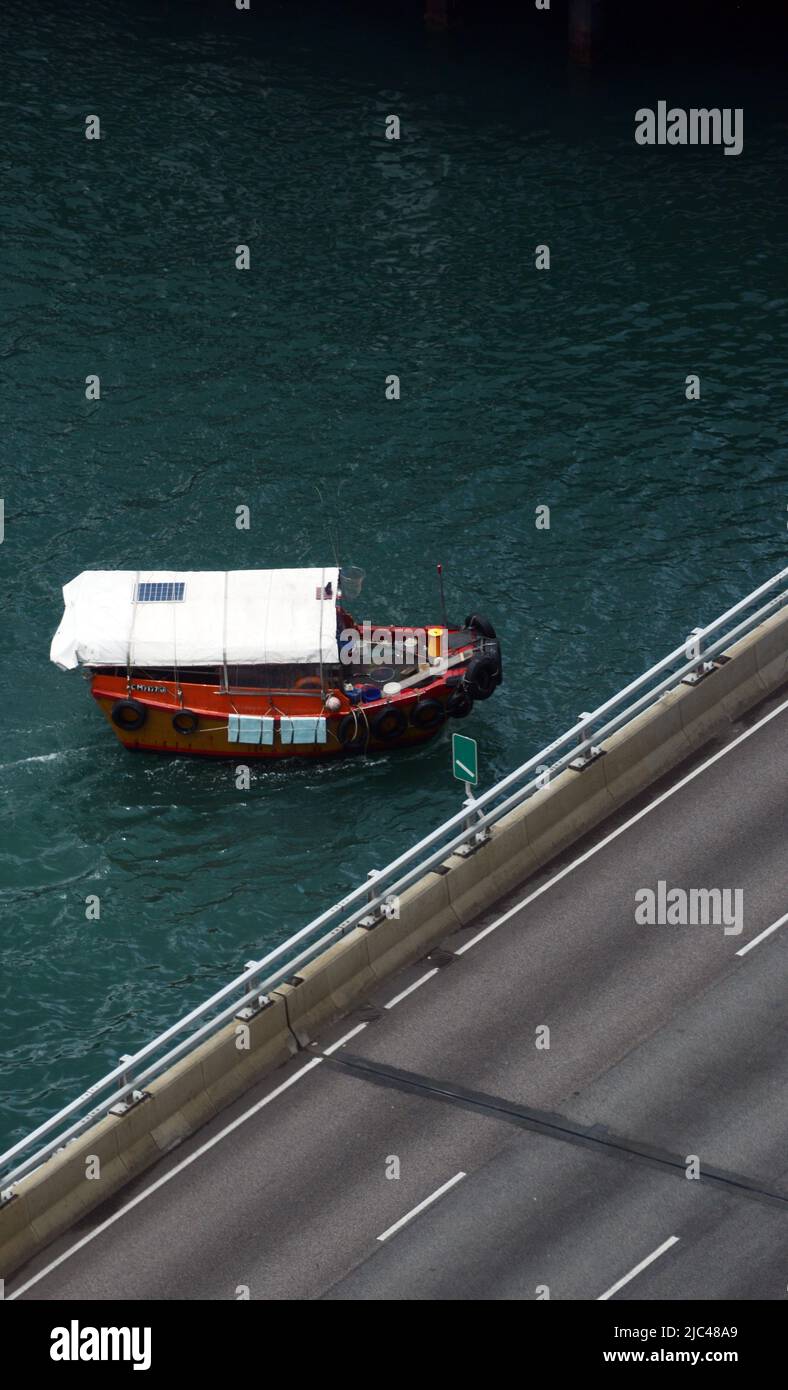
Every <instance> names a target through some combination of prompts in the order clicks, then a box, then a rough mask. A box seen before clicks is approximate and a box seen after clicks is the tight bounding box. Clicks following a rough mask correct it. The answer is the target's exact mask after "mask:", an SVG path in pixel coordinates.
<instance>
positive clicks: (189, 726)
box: [172, 709, 200, 734]
mask: <svg viewBox="0 0 788 1390" xmlns="http://www.w3.org/2000/svg"><path fill="white" fill-rule="evenodd" d="M172 727H173V729H174V730H175V732H176V734H196V732H197V730H198V729H199V727H200V720H199V718H198V716H197V715H196V714H195V713H194V712H193V711H192V710H190V709H179V710H178V713H177V714H174V715H173V716H172Z"/></svg>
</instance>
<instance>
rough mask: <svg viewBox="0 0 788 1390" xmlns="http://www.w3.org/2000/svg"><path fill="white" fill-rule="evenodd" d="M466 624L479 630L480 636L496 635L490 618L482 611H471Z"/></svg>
mask: <svg viewBox="0 0 788 1390" xmlns="http://www.w3.org/2000/svg"><path fill="white" fill-rule="evenodd" d="M465 626H466V627H467V628H470V629H471V631H473V632H478V634H479V636H480V637H495V635H496V633H495V628H494V627H493V625H492V623H491V622H490V619H489V618H485V617H484V615H483V614H482V613H471V615H470V617H468V618H466V619H465Z"/></svg>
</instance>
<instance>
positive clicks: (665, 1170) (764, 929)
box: [6, 691, 788, 1300]
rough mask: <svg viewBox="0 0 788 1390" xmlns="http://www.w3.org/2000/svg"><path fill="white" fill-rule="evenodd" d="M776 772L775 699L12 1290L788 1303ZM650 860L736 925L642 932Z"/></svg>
mask: <svg viewBox="0 0 788 1390" xmlns="http://www.w3.org/2000/svg"><path fill="white" fill-rule="evenodd" d="M787 772H788V700H786V698H785V691H783V692H782V696H781V697H778V698H776V699H774V700H772V701H770V702H769V703H768V704H766V705H763V706H761V707H760V709H759V710H757V711H755V712H754V713H753V714H752V715H751V716H750V717H749V718H748V720H747V721H745V722H744V723H741V724H739V725H737V726H736V727H735V728H733V729H732V731H731V733H730V736H729V737H728V739H727V740H726V742H725V743H724V744H716V745H711V746H709V747H708V748H706V749H705V750H704V751H703V752H702V753H701V754H700V755H698V756H697V757H696V758H695V759H694V760H692V761H691V762H690V763H688V764H685V765H684V767H682V768H681V769H680V770H678V771H677V772H676V773H675V774H674V775H673V776H672V777H671V778H669V779H666V780H663V781H662V782H661V783H659V784H658V786H656V787H655V788H652V789H651V791H650V792H649V793H648V794H647V795H646V796H645V797H643V798H641V799H640V800H639V801H638V802H636V803H633V804H632V805H631V806H630V807H629V808H627V809H626V810H625V811H624V812H622V813H620V814H619V815H618V816H617V817H615V818H614V819H613V820H611V821H608V822H606V823H605V825H604V826H603V827H601V828H600V829H599V830H598V832H596V833H595V834H594V835H592V836H589V837H587V838H586V839H585V840H584V841H582V842H580V843H579V844H578V845H576V846H575V847H574V848H573V849H572V850H571V851H570V852H568V853H567V854H565V855H564V856H563V857H562V858H561V859H560V860H558V861H555V862H554V863H553V864H552V865H551V866H549V867H548V868H547V869H546V870H545V871H544V872H543V873H542V874H541V875H540V876H539V877H538V878H537V879H535V880H532V881H531V882H530V883H529V884H528V885H526V886H525V887H524V888H523V889H521V890H520V892H519V893H518V894H515V895H514V896H513V897H511V898H509V899H507V900H506V901H504V902H501V903H497V904H491V905H490V909H489V911H488V912H486V913H485V914H484V915H483V916H482V917H480V918H479V920H478V921H477V922H476V923H474V924H473V926H472V927H469V928H467V929H465V930H462V931H459V932H457V933H455V934H453V935H451V936H449V937H447V938H446V939H445V940H444V941H443V942H442V943H441V946H440V948H439V949H437V950H436V951H435V952H433V954H432V955H431V956H430V957H429V958H427V959H426V960H425V961H423V962H421V963H419V964H418V965H417V966H415V967H413V968H412V969H409V970H407V971H404V972H402V973H401V974H400V975H398V976H396V977H392V979H391V980H390V981H389V982H388V983H387V984H386V985H385V986H383V987H381V988H380V989H378V990H377V991H376V993H375V994H374V995H373V996H372V997H371V998H370V1000H369V1001H368V1005H367V1006H366V1007H364V1008H362V1009H358V1010H356V1011H355V1012H354V1013H352V1014H351V1015H349V1016H348V1017H347V1018H346V1019H343V1020H342V1021H341V1023H339V1024H337V1025H336V1026H334V1027H333V1028H332V1029H330V1030H329V1031H328V1032H327V1034H326V1036H325V1037H324V1038H322V1039H321V1040H320V1044H319V1045H314V1046H312V1047H310V1048H308V1049H306V1050H305V1051H303V1052H301V1053H300V1054H299V1055H298V1056H297V1057H294V1058H293V1059H292V1060H291V1062H289V1063H288V1065H287V1066H285V1067H283V1068H281V1069H280V1070H279V1071H278V1072H276V1074H275V1075H273V1076H271V1077H269V1078H268V1079H267V1080H266V1081H265V1082H263V1083H261V1084H260V1085H259V1086H257V1087H256V1088H255V1089H254V1090H253V1091H250V1092H249V1093H248V1094H247V1095H245V1096H244V1097H243V1098H242V1099H241V1100H239V1101H238V1102H237V1103H236V1104H235V1105H233V1106H232V1107H230V1108H229V1109H228V1110H226V1111H225V1112H223V1114H222V1115H221V1116H219V1117H218V1118H217V1119H216V1120H215V1121H214V1122H212V1123H211V1124H210V1125H208V1126H206V1127H205V1128H204V1129H203V1130H201V1131H200V1132H199V1134H197V1135H195V1136H194V1137H193V1138H192V1139H191V1140H189V1141H187V1142H186V1143H184V1144H182V1145H181V1146H180V1147H179V1148H178V1149H176V1150H174V1151H173V1152H172V1153H170V1154H169V1155H167V1156H166V1157H165V1158H164V1159H163V1160H161V1161H160V1162H159V1164H158V1165H157V1166H156V1167H155V1168H153V1169H151V1170H149V1172H148V1173H146V1174H145V1175H144V1176H143V1177H142V1178H140V1179H139V1180H138V1181H137V1182H136V1183H135V1184H134V1185H133V1186H131V1187H129V1188H127V1189H126V1190H125V1191H124V1192H123V1193H122V1194H120V1195H119V1196H118V1197H117V1198H116V1199H114V1200H113V1201H112V1202H111V1203H108V1204H107V1205H105V1206H104V1207H102V1208H101V1209H100V1210H99V1211H97V1212H95V1213H93V1214H91V1216H90V1217H88V1218H87V1219H86V1220H85V1221H84V1222H83V1223H82V1224H81V1225H80V1226H79V1227H78V1228H77V1229H75V1230H74V1231H72V1232H70V1233H69V1234H68V1235H67V1236H66V1237H64V1238H62V1239H61V1240H59V1241H58V1242H57V1243H56V1244H54V1245H52V1246H50V1248H49V1249H48V1250H47V1251H46V1252H45V1253H44V1254H42V1255H41V1256H40V1257H38V1258H37V1259H36V1260H35V1261H34V1262H32V1263H31V1264H29V1265H28V1266H27V1267H26V1268H25V1269H24V1270H22V1271H20V1272H19V1274H18V1275H17V1276H16V1277H15V1279H13V1280H11V1281H9V1284H8V1285H7V1288H6V1297H7V1298H10V1299H14V1298H17V1297H22V1298H26V1299H59V1298H76V1299H80V1298H86V1299H105V1298H126V1299H237V1298H243V1297H249V1298H251V1299H313V1298H329V1299H408V1300H410V1299H538V1298H545V1297H548V1296H549V1297H550V1298H551V1299H608V1300H609V1299H619V1300H623V1299H630V1298H632V1299H686V1300H695V1299H718V1298H733V1299H782V1298H785V1297H786V1294H787V1291H788V1239H787V1238H788V1146H786V1142H785V1138H786V1136H785V1131H786V1094H788V1085H787V1083H788V1056H787V1055H786V1054H787V1051H788V1049H786V1021H787V1019H788V1006H787V1004H786V1000H787V999H788V989H787V988H786V987H787V986H788V936H787V934H786V928H788V854H786V827H788V816H787V815H786V791H787V790H788V776H787V775H786V773H787ZM578 775H579V776H582V775H583V774H582V773H579V774H578ZM658 880H663V881H664V882H665V883H666V884H667V885H668V887H683V888H685V889H691V888H712V887H715V888H719V889H724V888H729V889H731V890H736V889H740V890H741V892H742V899H741V901H742V903H743V929H742V931H741V933H740V934H733V933H728V934H726V932H725V930H724V927H723V925H722V924H720V925H712V924H708V925H702V924H697V925H694V926H693V925H685V926H671V925H667V924H664V925H657V924H655V925H652V926H647V925H639V924H637V923H636V921H635V906H636V903H635V894H636V893H637V892H638V891H639V890H640V889H643V888H652V889H655V888H656V884H657V882H658ZM545 1028H547V1029H549V1035H548V1034H546V1033H545V1032H544V1029H545ZM547 1041H549V1047H547V1046H544V1045H543V1044H544V1043H546V1042H547ZM538 1043H541V1044H542V1045H537V1044H538ZM688 1173H689V1174H693V1173H697V1174H698V1176H691V1175H690V1176H688Z"/></svg>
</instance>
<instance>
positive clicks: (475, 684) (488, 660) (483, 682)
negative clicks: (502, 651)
mask: <svg viewBox="0 0 788 1390" xmlns="http://www.w3.org/2000/svg"><path fill="white" fill-rule="evenodd" d="M498 675H499V665H498V662H497V661H496V660H495V658H494V657H492V656H474V657H472V658H471V661H470V663H469V665H468V669H467V671H466V672H465V687H466V689H467V690H468V692H469V694H470V695H472V696H473V698H474V700H489V698H490V696H491V695H492V693H493V691H494V690H495V687H496V685H497V684H498Z"/></svg>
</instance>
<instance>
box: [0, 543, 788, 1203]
mask: <svg viewBox="0 0 788 1390" xmlns="http://www.w3.org/2000/svg"><path fill="white" fill-rule="evenodd" d="M787 586H788V569H783V570H781V571H780V573H779V574H776V575H774V576H773V578H771V579H770V580H768V581H767V582H766V583H765V584H761V585H760V587H759V588H757V589H755V590H753V592H752V593H751V594H748V595H747V597H746V598H743V599H741V600H740V601H739V602H738V603H736V604H734V606H733V607H732V608H729V609H728V610H727V611H726V612H725V613H722V614H721V615H720V617H718V618H716V619H715V620H714V622H712V623H709V624H708V625H707V626H706V627H702V628H695V629H693V631H692V632H691V633H690V634H689V636H688V637H687V638H685V640H684V641H683V642H682V643H680V645H679V646H678V647H676V648H675V649H674V650H673V651H672V652H670V653H669V654H668V655H667V656H665V657H663V658H662V660H661V661H659V662H657V664H656V665H655V666H652V667H651V668H650V669H649V670H648V671H646V672H644V673H643V675H641V676H638V678H637V679H636V680H634V681H632V682H630V684H629V685H627V686H625V687H624V688H623V689H622V690H620V691H619V692H618V693H617V694H616V695H614V696H613V697H612V699H609V700H606V701H605V702H604V704H601V705H600V706H599V707H598V708H597V709H594V710H591V711H590V712H584V713H583V714H582V715H580V717H579V719H578V721H577V723H575V724H574V725H573V726H572V728H570V729H568V730H567V731H566V732H565V733H564V734H562V735H561V736H560V737H559V738H557V739H554V740H553V742H552V743H549V744H548V745H547V746H546V747H545V748H542V749H540V751H539V752H538V753H535V754H534V755H533V757H531V758H529V759H528V760H527V761H526V762H524V763H522V764H521V766H519V767H517V768H515V770H514V771H513V772H510V773H509V774H508V775H507V776H506V777H503V778H502V779H501V780H500V781H499V782H496V783H495V785H494V786H492V787H490V788H489V789H488V790H487V791H485V792H482V793H481V794H480V795H479V796H478V797H476V798H475V799H474V800H473V802H472V803H466V804H465V805H464V806H463V808H462V809H461V810H460V811H458V812H457V813H456V814H455V815H453V816H450V817H449V819H448V820H446V821H444V822H443V823H442V824H441V825H439V826H437V827H436V829H434V830H432V831H430V833H429V834H428V835H425V836H424V837H423V838H422V839H421V840H419V842H418V843H417V844H415V845H412V846H411V847H410V848H409V849H407V850H406V851H404V853H402V854H400V855H398V856H397V857H396V858H395V859H393V860H392V861H391V863H390V864H387V865H386V866H385V867H384V868H381V869H371V870H370V871H369V873H368V874H367V877H366V878H365V879H364V880H363V881H362V882H361V883H359V884H358V885H357V886H356V887H355V888H354V889H353V890H352V891H351V892H349V893H347V894H346V895H345V896H344V897H343V898H340V899H339V901H338V902H335V903H334V904H333V905H332V906H331V907H328V908H326V909H325V911H323V912H321V913H320V914H319V915H318V916H317V917H315V918H313V920H312V921H311V922H308V923H307V925H306V926H304V927H302V928H301V929H300V931H297V932H295V933H294V934H293V935H292V936H290V937H289V938H288V939H287V941H284V942H282V944H281V945H280V946H277V947H275V948H274V949H273V950H272V951H269V952H267V954H266V955H264V956H263V957H262V958H261V959H260V960H257V961H253V962H250V963H249V964H248V965H247V967H246V969H245V970H244V971H242V972H241V974H239V975H238V976H236V978H235V979H233V980H231V981H230V982H229V983H228V984H226V985H224V986H223V987H222V988H221V989H220V990H218V991H217V992H216V993H215V994H213V995H212V996H211V998H210V999H207V1000H206V1001H205V1002H204V1003H202V1004H200V1005H199V1006H198V1007H197V1008H195V1009H192V1010H191V1012H190V1013H188V1014H186V1015H185V1016H184V1017H183V1018H181V1019H179V1020H178V1021H177V1022H176V1023H174V1024H172V1026H171V1027H169V1028H166V1029H165V1030H164V1031H163V1032H162V1033H160V1034H159V1036H158V1037H157V1038H154V1039H153V1041H152V1042H149V1043H147V1044H146V1045H145V1046H144V1047H142V1048H140V1049H139V1051H137V1052H135V1053H134V1054H133V1055H131V1056H124V1057H123V1058H122V1059H121V1061H120V1062H119V1063H118V1065H117V1066H116V1067H114V1068H113V1069H112V1070H111V1071H109V1072H108V1073H107V1074H106V1076H103V1077H101V1078H100V1079H99V1080H97V1081H95V1082H94V1083H93V1084H92V1085H91V1086H89V1087H88V1089H87V1090H86V1091H84V1092H83V1093H82V1094H81V1095H80V1096H78V1097H77V1098H76V1099H75V1100H73V1101H71V1102H70V1104H68V1105H66V1106H64V1107H63V1109H62V1110H60V1111H58V1113H57V1114H56V1115H53V1116H52V1117H51V1118H50V1119H48V1120H46V1121H45V1122H44V1123H43V1124H41V1125H39V1126H38V1127H37V1128H36V1129H34V1130H33V1131H32V1132H31V1133H30V1134H28V1135H26V1136H25V1137H24V1138H23V1139H20V1140H19V1141H18V1142H17V1143H15V1144H13V1145H12V1146H11V1148H9V1149H8V1150H7V1151H6V1152H5V1153H3V1154H0V1187H1V1189H2V1197H3V1199H7V1198H9V1197H10V1196H12V1195H13V1187H14V1184H15V1183H18V1182H19V1180H20V1179H21V1178H23V1177H24V1176H26V1175H27V1174H28V1173H30V1172H32V1171H33V1170H34V1169H36V1168H37V1167H39V1166H40V1165H41V1164H42V1163H44V1162H45V1161H46V1159H47V1158H49V1157H50V1156H51V1155H52V1154H53V1153H55V1152H57V1151H58V1150H60V1149H62V1148H63V1147H64V1146H65V1145H67V1144H68V1143H69V1142H71V1141H73V1140H74V1139H76V1138H77V1137H78V1136H79V1135H80V1134H81V1133H83V1131H84V1130H86V1129H87V1128H88V1127H89V1126H90V1125H92V1124H94V1123H95V1122H96V1121H97V1120H98V1119H100V1118H102V1117H104V1116H106V1115H108V1114H112V1113H120V1114H122V1113H124V1111H125V1110H126V1109H128V1108H129V1107H130V1106H132V1105H134V1104H136V1103H137V1102H138V1101H140V1100H142V1099H143V1098H144V1095H145V1086H146V1085H148V1084H150V1083H151V1082H152V1081H153V1080H155V1079H156V1078H157V1077H159V1076H161V1075H162V1073H163V1072H165V1071H166V1070H167V1068H169V1067H171V1066H172V1065H173V1063H174V1062H176V1061H177V1060H178V1059H179V1058H181V1057H183V1056H184V1054H186V1053H188V1052H190V1051H191V1050H192V1049H193V1048H194V1047H196V1046H197V1045H198V1044H199V1043H201V1042H204V1041H205V1040H206V1039H207V1038H209V1037H211V1036H212V1035H213V1034H215V1033H216V1032H217V1031H218V1030H219V1029H220V1028H222V1027H223V1026H224V1025H225V1024H226V1023H228V1022H229V1021H230V1020H232V1019H234V1018H235V1017H236V1016H237V1015H238V1014H239V1013H240V1011H241V1010H242V1009H243V1010H246V1011H249V1010H251V1011H254V1010H255V1009H258V1008H261V1007H264V1006H265V1004H266V1002H267V999H268V996H269V995H270V994H271V992H272V991H273V990H275V989H276V988H277V986H278V985H281V984H283V983H286V982H287V981H289V980H291V979H292V977H293V975H294V974H295V973H296V972H297V971H298V969H299V968H301V967H303V966H304V965H305V964H307V963H308V962H309V961H310V960H313V959H314V957H315V956H317V955H319V954H320V953H321V952H322V951H324V950H325V949H326V947H327V946H329V945H331V944H332V943H334V942H336V941H338V940H340V939H341V938H342V937H343V936H345V935H347V934H348V933H349V932H350V931H352V930H353V929H354V928H355V927H357V926H359V925H361V926H372V925H374V923H375V922H376V921H378V920H379V919H380V918H381V917H383V916H392V915H394V914H393V913H392V903H393V902H395V901H396V898H397V897H398V896H399V895H400V894H402V893H403V892H404V891H405V890H406V889H407V888H408V887H410V886H411V885H412V884H413V883H415V882H416V880H417V879H419V878H421V877H423V876H424V875H425V874H427V873H428V872H429V871H430V870H432V869H435V868H437V867H438V866H439V865H440V864H442V862H443V861H444V860H445V859H446V858H447V856H448V855H449V854H451V853H452V852H455V851H457V850H462V851H463V852H464V853H468V852H472V851H473V850H474V848H476V847H477V846H478V845H480V844H482V843H483V842H484V840H485V838H487V836H488V835H489V830H490V827H492V826H493V825H495V823H496V822H497V821H499V820H500V819H501V818H502V817H503V816H505V815H506V814H507V813H508V812H510V811H511V810H513V809H514V807H516V806H519V805H521V804H522V803H523V802H524V801H526V800H527V799H528V798H529V797H530V796H532V795H533V793H534V792H535V791H536V790H538V789H539V788H540V787H543V786H544V785H545V784H546V782H547V781H549V780H550V779H552V778H554V777H555V776H557V774H558V773H560V772H562V771H563V770H564V769H566V768H568V767H569V766H570V764H571V765H573V766H574V767H575V768H578V767H580V768H582V767H583V765H584V763H585V762H590V761H591V760H592V759H593V757H594V756H595V755H596V754H597V753H598V752H599V750H600V749H603V746H604V740H605V739H606V738H608V737H609V736H610V735H611V734H613V733H615V731H616V730H617V729H619V728H620V727H621V725H623V724H625V723H627V722H628V721H629V720H630V719H632V717H633V716H634V715H636V714H638V713H640V712H641V711H643V710H644V709H646V708H647V707H649V706H650V705H652V704H654V703H655V702H656V701H657V700H659V699H660V698H661V696H663V695H664V694H665V692H666V691H669V690H671V689H673V688H675V687H676V686H677V685H679V683H680V682H682V681H688V682H689V683H693V682H696V681H698V680H700V679H702V678H703V676H704V675H706V674H707V673H708V672H709V671H710V670H712V669H713V663H714V659H715V657H717V656H719V655H720V654H721V653H722V652H723V650H724V649H725V648H726V647H729V646H730V645H731V643H732V642H735V641H737V640H738V639H739V638H741V637H743V636H745V635H746V634H747V633H748V632H750V631H751V630H752V629H753V628H755V627H756V626H757V625H758V624H759V623H762V622H763V621H764V619H765V618H767V617H769V616H770V615H771V614H773V613H775V612H776V611H777V610H778V609H779V608H781V607H782V606H783V605H784V604H785V603H786V602H787V601H788V587H787ZM762 600H765V601H763V602H762ZM247 1016H248V1013H247Z"/></svg>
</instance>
